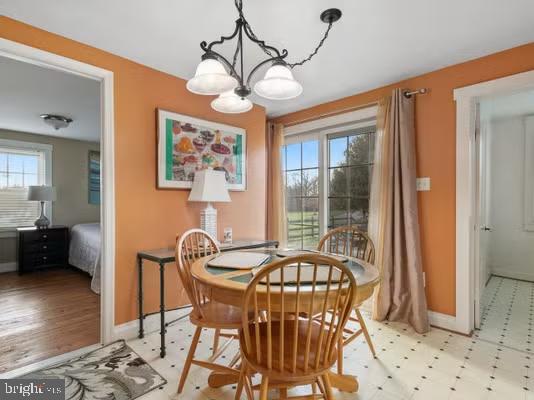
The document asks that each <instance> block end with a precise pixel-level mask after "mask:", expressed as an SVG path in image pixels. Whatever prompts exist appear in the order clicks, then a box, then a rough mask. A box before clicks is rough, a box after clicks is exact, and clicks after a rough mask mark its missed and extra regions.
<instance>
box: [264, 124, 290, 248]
mask: <svg viewBox="0 0 534 400" xmlns="http://www.w3.org/2000/svg"><path fill="white" fill-rule="evenodd" d="M266 142H267V238H268V239H274V240H278V241H279V242H280V246H281V247H284V246H285V244H286V239H287V238H286V235H287V230H286V203H285V190H284V189H285V188H284V180H283V178H282V153H281V149H282V146H283V145H284V127H283V125H281V124H273V123H271V122H268V123H267V138H266Z"/></svg>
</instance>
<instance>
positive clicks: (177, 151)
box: [157, 108, 247, 191]
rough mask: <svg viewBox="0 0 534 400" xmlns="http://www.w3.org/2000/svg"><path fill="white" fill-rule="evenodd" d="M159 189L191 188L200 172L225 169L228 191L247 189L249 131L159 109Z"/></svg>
mask: <svg viewBox="0 0 534 400" xmlns="http://www.w3.org/2000/svg"><path fill="white" fill-rule="evenodd" d="M157 121H158V126H157V133H158V137H157V188H158V189H190V188H191V187H192V185H193V178H194V174H195V172H196V171H199V170H202V169H207V168H213V169H215V170H220V171H224V172H225V174H226V180H227V182H228V190H232V191H245V190H246V179H247V157H246V156H247V140H246V139H247V135H246V130H245V129H243V128H238V127H235V126H230V125H225V124H219V123H216V122H211V121H206V120H203V119H199V118H194V117H191V116H188V115H183V114H178V113H174V112H171V111H167V110H162V109H159V108H158V109H157Z"/></svg>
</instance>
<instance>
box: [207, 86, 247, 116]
mask: <svg viewBox="0 0 534 400" xmlns="http://www.w3.org/2000/svg"><path fill="white" fill-rule="evenodd" d="M211 107H212V108H213V109H214V110H215V111H219V112H222V113H226V114H239V113H244V112H247V111H249V110H250V109H251V108H252V102H251V101H250V100H249V99H247V98H246V97H239V96H238V95H237V94H235V92H234V91H233V90H229V91H228V92H225V93H221V94H220V95H219V97H217V98H216V99H215V100H213V101H212V102H211Z"/></svg>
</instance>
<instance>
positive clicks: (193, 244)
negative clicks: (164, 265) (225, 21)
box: [176, 229, 220, 316]
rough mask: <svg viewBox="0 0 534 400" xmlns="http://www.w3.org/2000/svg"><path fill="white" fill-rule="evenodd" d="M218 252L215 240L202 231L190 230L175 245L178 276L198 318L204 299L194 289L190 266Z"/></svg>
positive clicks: (200, 314)
mask: <svg viewBox="0 0 534 400" xmlns="http://www.w3.org/2000/svg"><path fill="white" fill-rule="evenodd" d="M219 252H220V250H219V246H218V245H217V242H216V241H215V239H213V237H212V236H211V235H210V234H209V233H208V232H206V231H203V230H202V229H190V230H188V231H186V232H184V234H183V235H182V236H181V237H180V239H179V240H178V243H177V244H176V266H177V267H178V275H179V276H180V279H181V280H182V285H183V286H184V289H185V291H186V293H187V296H188V297H189V300H190V301H191V304H192V305H193V311H194V312H196V313H197V314H198V315H199V316H202V311H201V308H200V305H201V304H202V303H203V302H204V300H205V299H204V298H203V296H202V295H201V294H200V292H199V291H198V290H197V288H196V285H195V281H194V280H193V276H192V275H191V266H192V265H193V263H194V262H195V261H197V260H198V259H199V258H202V257H206V256H209V255H212V254H215V253H219Z"/></svg>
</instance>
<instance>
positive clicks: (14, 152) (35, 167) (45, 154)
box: [0, 140, 51, 230]
mask: <svg viewBox="0 0 534 400" xmlns="http://www.w3.org/2000/svg"><path fill="white" fill-rule="evenodd" d="M50 154H51V146H49V145H43V144H38V143H28V142H18V141H12V140H0V230H12V229H13V228H16V227H22V226H31V225H33V222H34V221H35V220H36V219H37V217H38V215H39V204H38V203H37V202H34V201H28V200H26V198H27V196H28V186H33V185H44V184H50V181H49V180H50V173H49V172H50V171H49V168H47V167H48V166H49V165H50ZM48 211H49V210H48Z"/></svg>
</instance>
